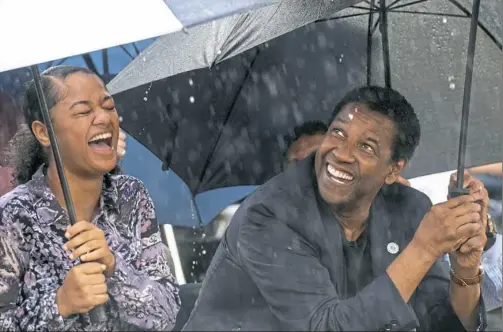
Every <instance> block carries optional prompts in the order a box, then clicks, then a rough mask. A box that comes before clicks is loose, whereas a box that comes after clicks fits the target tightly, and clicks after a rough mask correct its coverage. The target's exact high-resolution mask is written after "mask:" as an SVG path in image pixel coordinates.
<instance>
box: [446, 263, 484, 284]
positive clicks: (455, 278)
mask: <svg viewBox="0 0 503 332" xmlns="http://www.w3.org/2000/svg"><path fill="white" fill-rule="evenodd" d="M483 276H484V269H482V267H479V273H478V274H477V275H476V276H475V277H472V278H461V277H459V276H457V275H456V273H454V270H453V269H451V280H452V281H453V282H455V283H456V284H458V285H460V286H462V287H466V286H468V285H477V284H480V282H481V281H482V277H483Z"/></svg>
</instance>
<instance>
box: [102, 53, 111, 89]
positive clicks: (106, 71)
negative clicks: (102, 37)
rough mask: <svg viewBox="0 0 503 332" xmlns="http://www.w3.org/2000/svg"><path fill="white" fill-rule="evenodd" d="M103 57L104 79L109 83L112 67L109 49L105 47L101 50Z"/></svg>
mask: <svg viewBox="0 0 503 332" xmlns="http://www.w3.org/2000/svg"><path fill="white" fill-rule="evenodd" d="M101 57H102V59H101V60H102V62H103V80H104V81H105V84H107V83H108V82H109V80H110V68H109V66H108V49H106V48H104V49H103V50H102V51H101Z"/></svg>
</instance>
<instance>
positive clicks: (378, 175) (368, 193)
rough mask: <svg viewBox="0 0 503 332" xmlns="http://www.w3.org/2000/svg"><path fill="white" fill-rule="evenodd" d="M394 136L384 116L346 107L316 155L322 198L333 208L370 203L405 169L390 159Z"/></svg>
mask: <svg viewBox="0 0 503 332" xmlns="http://www.w3.org/2000/svg"><path fill="white" fill-rule="evenodd" d="M395 134H396V129H395V125H394V123H393V121H392V120H391V119H389V118H388V117H387V116H385V115H383V114H380V113H377V112H374V111H371V110H370V109H369V108H368V107H366V106H365V105H362V104H358V103H351V104H348V105H346V106H345V107H344V108H343V109H342V110H341V111H340V112H339V114H338V115H337V117H336V118H335V119H334V121H333V122H332V123H331V124H330V127H329V130H328V132H327V134H326V135H325V138H324V140H323V142H322V143H321V146H320V148H319V150H318V152H317V153H316V157H315V170H316V177H317V181H318V187H319V192H320V195H321V196H322V198H323V199H324V200H325V201H326V202H327V203H329V204H333V205H340V204H352V203H357V204H358V202H360V203H361V202H362V200H366V201H368V202H371V201H372V200H373V199H374V197H375V195H376V194H377V192H378V191H379V189H380V188H381V187H382V185H383V184H384V183H388V184H391V183H393V182H394V181H395V180H396V178H397V177H398V175H399V174H400V172H401V170H402V169H403V167H404V165H405V163H404V161H399V162H393V161H392V159H391V158H392V152H393V151H392V148H393V139H394V137H395Z"/></svg>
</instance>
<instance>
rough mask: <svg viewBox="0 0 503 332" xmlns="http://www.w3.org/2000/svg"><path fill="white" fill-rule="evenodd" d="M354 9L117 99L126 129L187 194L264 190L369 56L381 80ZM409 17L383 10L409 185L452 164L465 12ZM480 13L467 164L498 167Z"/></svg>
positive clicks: (493, 56) (437, 7)
mask: <svg viewBox="0 0 503 332" xmlns="http://www.w3.org/2000/svg"><path fill="white" fill-rule="evenodd" d="M394 10H395V11H398V10H399V9H394ZM357 11H358V9H355V8H353V9H348V10H346V11H344V12H340V13H338V14H337V17H339V18H335V17H334V18H333V19H330V20H325V21H323V22H318V23H313V24H310V25H308V26H306V27H305V28H301V29H297V30H295V31H292V32H290V33H288V34H286V35H284V36H281V37H279V38H277V39H275V40H273V41H270V42H269V43H265V44H261V45H259V46H257V47H254V48H252V49H250V50H249V51H247V52H244V53H242V54H241V55H239V56H236V57H233V58H231V59H229V60H226V61H224V62H222V63H220V64H219V65H215V66H214V67H213V68H212V69H211V70H207V69H201V70H196V71H192V72H188V73H183V74H179V75H175V76H173V77H170V78H166V79H162V80H159V81H156V82H153V83H149V84H146V85H142V86H139V87H137V88H134V89H132V90H129V91H124V92H122V93H119V94H117V95H116V97H115V99H116V101H117V103H118V105H119V111H120V112H121V115H122V117H123V119H124V121H123V123H122V127H123V128H124V129H125V130H127V131H128V132H129V133H130V134H131V135H133V136H134V137H136V138H137V139H138V140H139V141H140V142H141V143H142V144H143V145H145V146H146V147H147V148H148V149H149V150H151V151H152V152H153V153H154V154H155V155H156V156H157V157H158V158H159V159H161V160H163V161H165V166H170V167H171V168H172V169H173V170H174V171H175V172H176V173H177V174H178V175H179V176H180V177H181V178H182V179H183V180H184V181H186V183H187V184H188V186H189V188H190V190H191V192H192V193H193V194H197V193H201V192H204V191H207V190H211V189H215V188H219V187H227V186H235V185H254V184H262V183H263V182H264V181H266V180H268V179H269V178H270V177H272V176H273V175H275V174H277V173H278V172H279V171H280V170H281V168H282V165H283V160H284V157H283V153H284V151H285V148H286V146H285V142H284V140H283V137H284V135H285V134H288V133H289V132H290V131H291V130H292V128H293V127H294V126H296V125H299V124H301V123H303V122H304V121H308V120H327V119H328V117H329V115H330V113H331V111H332V109H333V107H334V105H335V104H336V102H337V101H338V100H339V99H340V98H341V97H342V96H343V95H344V94H345V93H346V92H347V91H348V90H349V89H351V88H353V87H356V86H359V85H363V84H366V83H367V60H368V58H369V57H370V58H371V60H372V61H371V62H372V66H371V81H372V83H373V84H382V83H384V76H385V70H384V66H383V65H382V63H383V60H382V53H381V47H382V45H381V38H379V36H378V33H373V34H372V36H371V39H372V45H373V47H372V48H371V49H370V50H369V48H368V30H369V29H368V28H369V17H368V15H359V12H357ZM366 11H367V13H366V14H368V9H367V10H366ZM407 11H410V12H414V13H408V12H407V13H406V12H391V13H389V15H388V30H389V48H390V51H389V52H390V57H389V58H390V68H391V82H393V86H394V88H396V89H397V90H399V91H400V92H402V93H403V94H404V95H405V96H406V98H407V99H408V100H409V101H410V102H411V103H412V105H413V106H414V107H415V108H416V110H417V113H418V116H419V118H420V121H421V123H422V127H423V138H422V141H421V144H420V146H419V148H418V150H417V153H416V156H415V157H414V158H413V160H412V161H411V163H410V165H409V167H408V169H407V171H406V173H405V176H407V177H409V178H410V177H416V176H420V175H424V174H430V173H436V172H440V171H445V170H448V169H454V168H456V159H457V143H458V138H459V126H460V121H459V117H460V115H461V108H462V107H461V106H462V100H463V98H462V97H463V89H462V86H463V79H464V76H465V60H466V49H467V43H468V35H469V27H470V19H469V17H467V12H468V14H469V13H470V9H469V8H465V7H462V9H460V8H459V7H458V6H455V5H453V4H452V3H451V2H449V1H426V2H417V1H416V2H415V4H413V5H411V6H409V7H408V8H407ZM416 12H427V13H441V14H442V15H427V14H424V15H423V14H418V13H416ZM480 17H481V22H483V21H484V20H485V22H486V23H485V24H486V25H485V28H484V29H479V33H478V39H477V48H476V57H475V66H474V80H473V85H472V86H473V92H472V101H471V106H472V107H471V109H472V115H471V120H470V124H469V127H468V128H469V130H468V150H467V155H466V161H467V165H468V166H471V165H478V164H484V163H489V162H495V161H498V160H499V159H501V154H500V151H501V136H500V130H499V123H500V121H498V120H500V119H501V111H500V91H499V80H500V74H498V73H499V72H500V70H501V69H500V68H501V66H500V64H501V60H502V57H501V56H502V52H501V47H500V46H501V44H498V42H497V38H498V32H499V31H500V29H498V26H495V25H493V24H492V23H491V22H492V21H491V20H490V19H488V18H487V17H486V16H485V15H484V12H483V11H481V13H480ZM374 22H375V21H374ZM412 22H414V24H412ZM372 27H373V26H372ZM372 27H371V28H372ZM499 38H501V36H500V37H499ZM119 76H120V75H119Z"/></svg>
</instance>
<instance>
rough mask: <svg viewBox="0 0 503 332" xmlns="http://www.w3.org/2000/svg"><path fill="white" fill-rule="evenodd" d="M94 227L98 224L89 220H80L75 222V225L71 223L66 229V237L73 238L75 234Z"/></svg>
mask: <svg viewBox="0 0 503 332" xmlns="http://www.w3.org/2000/svg"><path fill="white" fill-rule="evenodd" d="M94 227H96V226H94V225H93V224H91V223H90V222H88V221H84V220H82V221H79V222H77V223H75V225H71V226H69V227H68V228H67V229H66V232H65V237H66V238H67V239H71V238H72V237H74V236H75V235H77V234H79V233H82V232H85V231H89V230H91V229H93V228H94Z"/></svg>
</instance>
